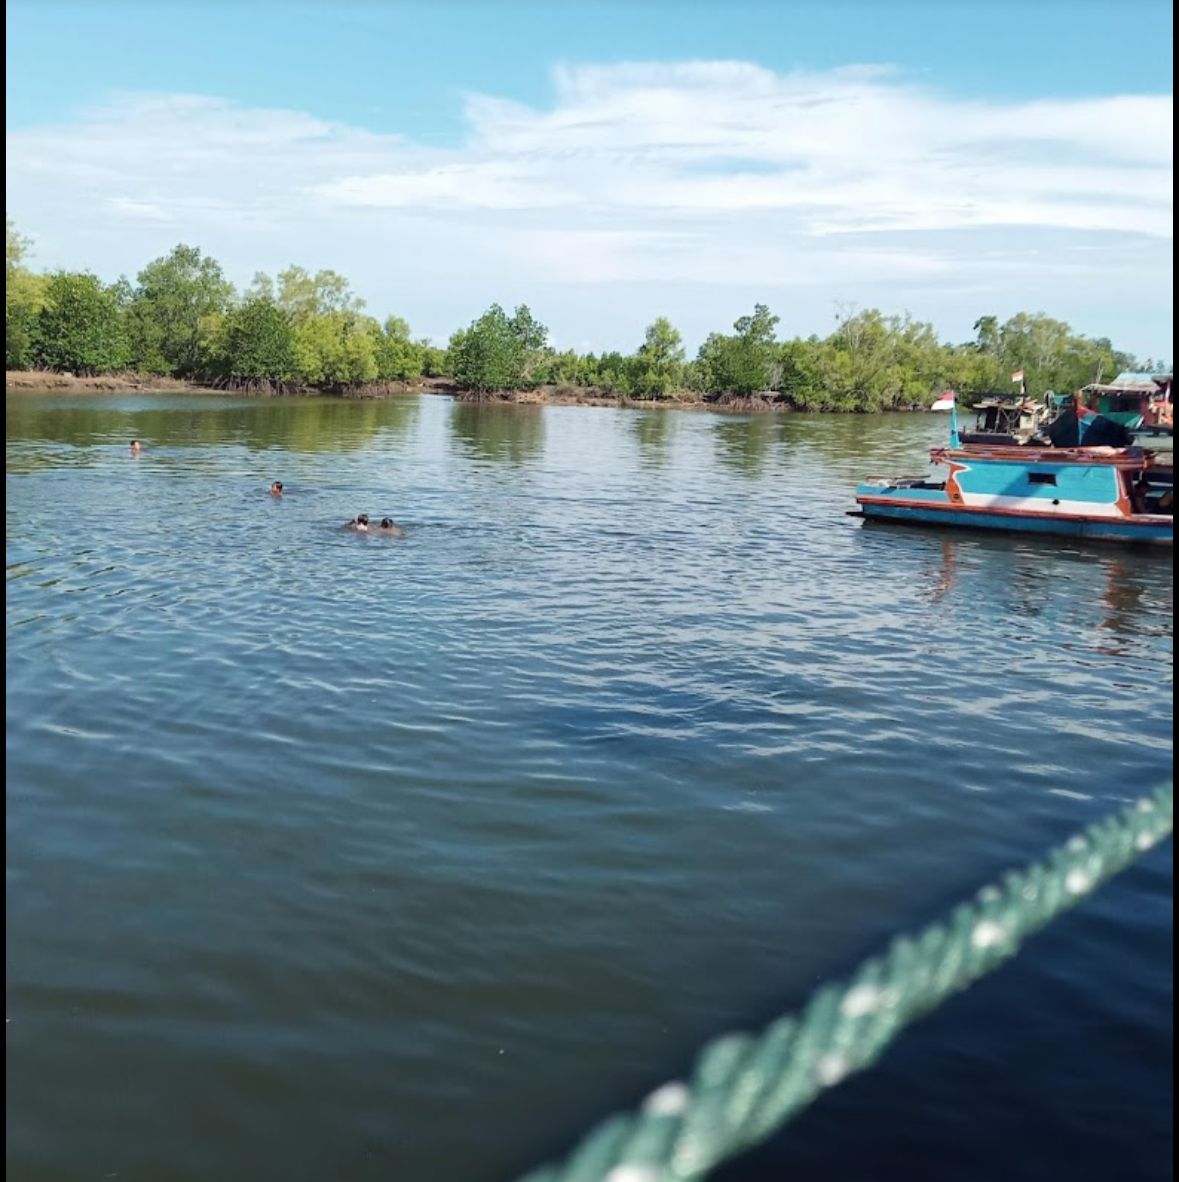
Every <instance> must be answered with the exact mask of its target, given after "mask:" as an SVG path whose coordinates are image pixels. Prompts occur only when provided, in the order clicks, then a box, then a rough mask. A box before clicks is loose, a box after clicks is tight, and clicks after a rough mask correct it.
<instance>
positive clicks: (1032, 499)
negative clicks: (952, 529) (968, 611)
mask: <svg viewBox="0 0 1179 1182" xmlns="http://www.w3.org/2000/svg"><path fill="white" fill-rule="evenodd" d="M930 457H931V459H932V460H933V463H934V464H935V465H938V466H939V467H942V468H945V469H947V470H948V471H947V473H946V476H945V478H944V479H942V480H938V479H936V478H935V477H929V478H921V477H883V478H878V479H875V480H870V481H868V482H866V483H864V484H861V485H859V486H858V487H857V489H856V503H857V504H858V505H859V507H860V515H862V516H864V517H869V518H883V519H887V520H891V521H898V522H908V523H911V524H917V525H949V526H967V527H969V528H972V529H1000V530H1015V531H1019V532H1023V533H1045V534H1056V535H1062V536H1065V537H1078V538H1093V539H1099V540H1102V541H1118V542H1146V543H1150V544H1152V545H1157V546H1173V545H1174V544H1175V524H1174V509H1173V507H1172V506H1173V497H1174V489H1175V470H1174V468H1173V467H1172V466H1170V465H1165V464H1163V463H1160V462H1158V461H1157V460H1156V458H1155V457H1154V456H1153V455H1152V454H1151V453H1150V452H1143V451H1141V450H1140V449H1138V448H1126V447H1060V448H1052V447H1027V446H1024V447H1020V446H1011V445H1003V446H985V445H984V446H980V445H977V444H974V445H971V444H966V445H964V446H957V447H955V446H951V447H948V448H944V447H939V448H934V450H933V451H932V452H931V453H930Z"/></svg>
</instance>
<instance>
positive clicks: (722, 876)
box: [6, 396, 1173, 1182]
mask: <svg viewBox="0 0 1179 1182" xmlns="http://www.w3.org/2000/svg"><path fill="white" fill-rule="evenodd" d="M7 412H8V443H7V452H6V454H7V571H8V579H7V592H8V598H7V642H8V644H7V680H8V748H7V769H8V810H7V815H8V903H7V915H8V984H7V1016H8V1019H9V1021H8V1025H7V1027H6V1033H7V1040H8V1066H7V1077H8V1164H9V1170H10V1176H12V1177H14V1178H17V1179H20V1180H38V1182H39V1180H46V1182H50V1180H52V1182H72V1180H74V1179H79V1180H80V1179H115V1178H117V1179H118V1180H119V1182H136V1180H140V1179H142V1180H150V1182H178V1180H186V1182H187V1180H189V1179H213V1178H216V1179H233V1180H236V1179H251V1180H253V1179H272V1178H273V1179H283V1180H290V1182H303V1180H319V1179H340V1180H348V1182H351V1180H358V1182H359V1180H364V1182H369V1180H376V1179H382V1180H387V1179H392V1180H396V1182H426V1180H430V1182H433V1180H439V1182H450V1180H456V1182H457V1180H463V1179H474V1180H482V1179H489V1180H490V1179H500V1178H508V1177H511V1176H512V1175H513V1174H514V1173H515V1172H517V1171H521V1170H523V1169H524V1168H526V1167H528V1166H531V1165H533V1164H535V1163H536V1162H537V1161H538V1160H540V1159H543V1158H545V1157H547V1156H549V1155H550V1154H552V1153H554V1152H556V1151H559V1150H561V1149H562V1148H563V1147H565V1146H566V1145H567V1143H568V1142H569V1141H570V1140H571V1139H572V1138H573V1137H574V1136H575V1135H576V1134H577V1133H578V1132H580V1131H581V1130H582V1129H583V1128H584V1127H585V1126H587V1125H588V1124H589V1123H590V1122H591V1121H593V1120H595V1119H596V1118H598V1117H600V1116H602V1115H603V1114H604V1113H605V1112H607V1111H608V1110H610V1109H613V1108H615V1107H617V1106H619V1105H621V1104H623V1103H630V1102H632V1101H634V1100H635V1099H636V1098H637V1097H639V1096H641V1095H643V1094H644V1092H645V1091H646V1090H648V1089H649V1088H650V1087H651V1086H653V1085H655V1084H657V1083H660V1082H662V1081H663V1080H664V1079H666V1078H671V1077H673V1076H675V1075H676V1074H678V1073H680V1072H681V1071H682V1070H683V1069H684V1068H685V1066H686V1065H687V1064H688V1063H689V1061H690V1058H691V1055H692V1053H693V1051H694V1049H695V1047H696V1046H697V1044H698V1043H699V1042H700V1041H702V1040H703V1039H705V1038H706V1037H708V1036H710V1035H712V1034H714V1033H717V1032H719V1031H720V1030H722V1029H725V1028H730V1027H734V1026H749V1025H752V1024H756V1023H760V1022H761V1021H764V1020H766V1019H768V1018H770V1017H772V1016H774V1015H775V1014H777V1013H778V1012H780V1011H781V1010H783V1009H785V1008H789V1007H792V1006H794V1005H797V1004H798V1003H799V1002H800V1001H801V1000H803V999H804V998H805V996H806V994H807V992H808V991H809V989H810V988H812V987H813V986H814V985H815V984H816V983H817V982H818V981H820V980H821V979H823V978H824V977H826V976H828V975H830V974H833V973H842V972H845V971H846V970H848V969H849V968H851V967H853V966H854V964H855V962H856V961H857V959H858V958H859V957H861V956H862V955H863V954H865V953H867V952H869V951H871V950H872V949H874V948H875V947H876V946H877V945H878V944H879V943H880V942H881V941H882V940H883V939H885V938H886V937H887V936H888V935H889V934H890V933H892V932H894V931H895V930H897V929H898V928H900V927H902V926H906V925H913V924H916V923H919V922H922V921H925V920H927V919H929V918H932V917H934V916H935V915H936V914H938V913H939V912H940V911H941V910H942V909H943V908H945V907H946V906H947V905H949V904H951V903H953V902H955V901H957V899H958V898H959V897H961V896H962V895H963V894H964V893H966V892H967V891H970V890H972V889H973V888H975V887H977V886H978V885H979V884H980V883H981V882H983V881H984V880H986V879H987V878H988V877H991V876H993V875H994V874H995V873H996V872H998V871H1000V870H1001V869H1004V868H1006V867H1007V866H1009V865H1011V864H1013V863H1018V862H1020V861H1022V860H1025V859H1027V858H1030V857H1033V856H1035V855H1037V854H1038V853H1039V852H1040V851H1041V850H1042V848H1043V847H1045V846H1046V845H1048V844H1049V843H1051V842H1055V841H1058V840H1060V839H1062V838H1064V837H1066V836H1067V835H1068V834H1070V833H1071V832H1072V831H1073V830H1074V829H1076V828H1078V827H1080V826H1082V825H1084V824H1086V823H1088V822H1090V821H1092V820H1093V819H1095V818H1096V817H1098V816H1100V815H1102V814H1104V813H1105V812H1107V811H1108V810H1110V809H1111V808H1113V807H1116V805H1117V804H1118V803H1119V802H1121V801H1124V800H1126V799H1128V798H1129V797H1131V796H1133V795H1134V794H1136V793H1137V792H1138V791H1139V790H1140V789H1143V788H1145V787H1148V786H1151V785H1153V783H1154V782H1156V781H1157V780H1159V779H1161V778H1163V777H1164V776H1165V775H1167V774H1169V768H1170V760H1171V702H1172V669H1173V660H1172V609H1173V575H1172V567H1171V562H1170V556H1169V555H1168V556H1158V555H1154V554H1150V553H1137V552H1132V551H1119V550H1116V549H1097V548H1083V547H1080V546H1078V545H1075V544H1071V543H1069V542H1065V541H1062V542H1059V543H1056V542H1051V541H1049V542H1042V541H1024V540H1020V539H1018V538H1014V537H1012V538H1006V537H994V538H991V537H987V536H972V535H969V534H955V533H942V532H937V531H929V532H923V531H919V530H906V529H904V528H903V527H895V526H892V527H890V526H874V527H873V526H865V525H864V524H863V523H862V522H860V521H858V520H855V519H852V518H849V517H847V516H846V515H845V511H846V510H847V509H848V508H849V507H851V503H850V493H851V490H852V487H853V485H854V483H855V482H856V480H857V478H859V477H861V476H863V475H865V474H872V473H876V472H885V473H893V474H896V473H897V472H898V471H899V472H907V471H911V472H915V473H920V472H922V471H923V470H924V466H925V453H926V449H927V448H928V446H929V445H930V444H931V443H935V442H939V441H940V439H941V436H942V434H943V432H944V429H945V422H944V420H941V419H935V418H934V416H884V417H879V418H858V419H838V418H821V417H812V416H794V417H783V418H755V419H745V418H737V417H722V416H711V415H698V414H679V413H670V412H659V411H651V412H638V411H614V410H603V409H588V408H587V409H582V408H549V409H537V408H527V407H480V406H471V405H456V404H452V403H450V402H448V401H446V400H444V399H441V398H423V399H405V400H401V401H389V402H379V403H377V402H372V403H346V402H332V401H319V400H307V401H296V400H291V401H252V400H227V399H220V398H193V397H180V396H169V397H158V398H156V397H142V396H141V397H135V398H109V397H91V398H86V399H77V398H73V399H70V398H60V397H51V396H10V397H9V398H8V401H7ZM133 436H137V437H139V438H140V439H142V440H143V441H144V443H145V445H146V448H147V450H146V451H145V452H144V453H143V455H142V456H140V457H138V458H134V457H132V456H131V455H130V454H129V452H128V448H127V441H128V440H129V439H130V438H132V437H133ZM275 479H277V480H282V481H284V482H285V484H286V485H287V488H288V490H289V491H288V495H287V496H286V497H285V498H283V499H282V500H274V499H272V498H270V497H269V496H267V494H266V486H267V484H268V482H269V481H271V480H275ZM358 511H367V512H368V513H370V514H372V515H374V516H379V515H382V514H385V513H390V514H392V515H394V516H395V517H396V518H397V519H398V520H399V521H400V522H401V523H402V524H403V525H404V526H405V528H406V531H407V534H406V537H405V538H404V539H403V540H400V541H398V540H391V539H386V538H374V537H369V538H365V537H358V536H354V535H351V534H348V533H346V532H344V531H342V530H341V529H340V528H339V526H340V523H341V522H342V521H344V520H345V519H346V518H348V517H350V516H351V515H353V514H354V513H356V512H358ZM1170 896H1171V853H1170V848H1169V846H1168V847H1167V848H1165V849H1160V850H1158V851H1155V852H1154V853H1152V854H1151V855H1150V856H1149V857H1148V858H1146V859H1145V860H1144V861H1143V862H1141V863H1140V864H1139V865H1138V866H1137V867H1136V868H1135V869H1133V870H1132V871H1130V872H1129V873H1127V874H1126V875H1125V876H1124V877H1122V878H1121V879H1119V880H1117V881H1116V882H1115V883H1114V884H1112V885H1111V886H1109V887H1107V888H1106V889H1104V890H1103V891H1102V892H1100V893H1099V894H1098V895H1097V896H1096V897H1095V898H1094V899H1092V900H1090V901H1089V902H1088V903H1086V904H1085V905H1084V906H1083V907H1082V908H1081V909H1080V910H1079V911H1077V912H1076V913H1074V914H1073V915H1071V916H1069V917H1068V918H1066V919H1065V920H1063V921H1061V922H1059V923H1058V924H1056V925H1054V926H1053V927H1052V929H1051V930H1050V931H1049V932H1047V933H1046V934H1045V935H1044V936H1042V937H1040V938H1039V939H1038V940H1037V941H1036V942H1035V943H1034V944H1033V945H1032V947H1031V949H1030V950H1029V951H1028V952H1027V953H1026V954H1025V955H1024V956H1023V957H1021V958H1020V959H1019V960H1018V961H1016V962H1015V963H1014V964H1013V965H1011V966H1009V967H1007V968H1005V969H1004V970H1003V971H1002V972H1000V973H998V974H996V975H995V976H993V977H992V978H990V979H988V980H987V981H986V982H984V983H983V984H981V985H980V986H978V987H977V988H976V989H975V990H973V991H972V992H970V993H969V994H967V995H965V996H963V997H961V998H959V999H957V1000H956V1001H955V1002H953V1003H951V1004H950V1005H948V1006H947V1007H945V1008H944V1009H943V1010H942V1011H940V1012H939V1013H938V1014H937V1015H935V1016H934V1017H932V1018H931V1019H929V1020H928V1021H926V1022H925V1023H924V1024H923V1025H921V1026H920V1027H918V1028H917V1029H915V1030H914V1031H912V1032H910V1033H908V1034H906V1035H905V1036H904V1037H903V1039H902V1040H901V1041H900V1042H899V1043H898V1045H897V1046H896V1048H895V1049H894V1050H893V1051H892V1052H891V1053H890V1054H889V1055H888V1057H887V1058H886V1059H885V1061H884V1062H883V1063H882V1064H881V1065H880V1066H879V1067H878V1068H877V1069H876V1070H875V1071H873V1072H870V1073H868V1074H866V1075H864V1076H861V1077H859V1078H858V1079H856V1080H854V1081H851V1082H849V1083H848V1084H846V1085H844V1086H843V1087H841V1088H838V1089H835V1090H834V1091H833V1092H831V1093H830V1094H829V1095H828V1096H827V1097H825V1098H824V1100H823V1101H822V1102H821V1103H819V1104H818V1105H816V1106H815V1107H814V1108H813V1109H811V1110H810V1112H808V1113H807V1114H806V1115H805V1116H804V1117H803V1118H802V1119H800V1120H799V1121H798V1122H796V1124H795V1125H793V1126H792V1127H791V1129H790V1130H788V1131H787V1133H786V1134H784V1135H783V1136H781V1137H779V1138H777V1139H776V1140H775V1141H774V1142H773V1143H772V1144H771V1145H770V1146H768V1147H767V1148H765V1149H763V1150H761V1151H759V1152H758V1153H756V1154H754V1155H753V1156H751V1157H749V1158H747V1159H745V1160H744V1161H742V1162H740V1163H737V1164H736V1165H734V1166H733V1167H732V1168H731V1169H729V1170H728V1171H726V1172H725V1173H724V1174H723V1175H722V1177H723V1178H725V1179H729V1180H730V1182H732V1180H736V1179H742V1180H749V1179H759V1178H777V1177H790V1178H806V1179H812V1178H813V1179H827V1178H836V1177H840V1178H855V1179H859V1178H868V1179H871V1178H889V1179H893V1178H898V1179H899V1178H904V1179H919V1178H929V1179H965V1180H968V1182H991V1180H993V1179H998V1178H1003V1179H1033V1178H1049V1177H1051V1178H1056V1177H1060V1178H1068V1179H1071V1180H1077V1179H1103V1180H1104V1179H1109V1178H1114V1177H1116V1178H1119V1179H1126V1178H1141V1179H1158V1178H1164V1177H1170V1150H1171V1122H1170V1106H1171V1098H1172V1093H1171V1083H1170V1073H1171V1058H1172V1053H1171V1029H1172V1028H1171V1017H1170V1006H1171V902H1170Z"/></svg>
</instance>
